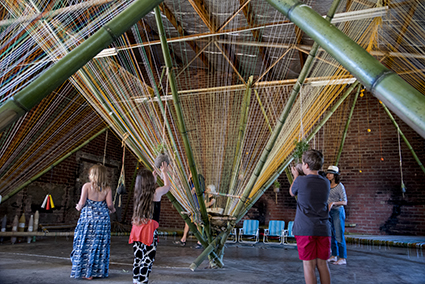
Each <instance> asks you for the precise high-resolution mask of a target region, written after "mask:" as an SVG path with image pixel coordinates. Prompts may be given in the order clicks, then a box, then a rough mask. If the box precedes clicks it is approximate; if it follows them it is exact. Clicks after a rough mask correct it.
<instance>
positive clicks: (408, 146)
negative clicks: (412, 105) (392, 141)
mask: <svg viewBox="0 0 425 284" xmlns="http://www.w3.org/2000/svg"><path fill="white" fill-rule="evenodd" d="M379 102H380V103H381V105H382V107H383V108H384V110H385V112H386V113H387V114H388V116H389V117H390V119H391V121H392V122H393V124H394V126H395V128H397V131H398V133H400V136H401V138H403V140H404V143H406V145H407V148H409V150H410V152H411V153H412V155H413V158H415V160H416V162H417V163H418V165H419V167H420V168H421V169H422V171H423V172H424V173H425V167H424V165H423V164H422V162H421V161H420V160H419V158H418V156H417V155H416V153H415V150H413V148H412V145H410V143H409V141H408V140H407V138H406V136H404V134H403V132H402V131H401V129H400V127H399V126H398V123H397V122H396V121H395V119H394V117H393V115H392V114H391V112H390V111H389V109H388V108H387V107H386V106H385V104H384V103H383V102H381V101H379Z"/></svg>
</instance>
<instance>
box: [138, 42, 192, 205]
mask: <svg viewBox="0 0 425 284" xmlns="http://www.w3.org/2000/svg"><path fill="white" fill-rule="evenodd" d="M142 55H143V56H144V57H145V61H146V63H147V65H148V66H149V68H147V72H150V73H151V76H152V78H154V75H153V71H152V66H150V63H149V60H148V59H147V57H146V52H145V49H144V48H143V53H142ZM165 71H166V68H164V69H163V71H162V74H161V80H160V82H162V77H163V75H164V74H165ZM153 89H154V91H155V94H156V97H157V99H158V105H159V108H160V110H161V113H162V116H163V117H164V124H165V125H166V127H167V131H168V137H169V138H170V141H171V144H172V147H173V149H174V151H173V152H174V154H175V155H176V157H177V159H176V161H177V165H176V170H178V171H179V172H180V176H182V177H183V176H185V174H184V172H183V170H182V169H183V163H182V161H181V157H180V152H179V151H178V149H179V148H178V147H177V143H176V141H175V139H174V135H173V131H172V130H171V126H170V123H169V122H168V120H166V119H165V118H166V117H167V114H166V112H165V107H164V104H163V103H162V100H161V96H160V94H159V89H158V86H157V85H156V82H155V80H153ZM166 91H167V90H166ZM170 154H171V153H170ZM185 189H186V194H187V196H190V195H192V193H191V191H190V188H189V187H188V186H186V187H185ZM188 201H189V203H190V204H191V205H192V206H193V207H194V206H195V204H194V203H193V202H192V200H191V199H190V198H188Z"/></svg>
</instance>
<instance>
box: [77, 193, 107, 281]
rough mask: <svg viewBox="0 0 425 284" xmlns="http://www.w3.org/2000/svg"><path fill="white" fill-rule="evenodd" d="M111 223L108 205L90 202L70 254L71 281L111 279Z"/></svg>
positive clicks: (83, 210)
mask: <svg viewBox="0 0 425 284" xmlns="http://www.w3.org/2000/svg"><path fill="white" fill-rule="evenodd" d="M110 243H111V220H110V218H109V209H108V206H107V205H106V201H93V200H90V199H87V201H86V204H85V205H84V207H83V209H81V215H80V219H79V220H78V224H77V227H76V228H75V233H74V247H73V250H72V252H71V262H72V271H71V278H82V277H85V278H89V277H108V272H109V250H110Z"/></svg>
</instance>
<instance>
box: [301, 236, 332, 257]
mask: <svg viewBox="0 0 425 284" xmlns="http://www.w3.org/2000/svg"><path fill="white" fill-rule="evenodd" d="M295 239H296V240H297V247H298V255H299V257H300V259H301V260H313V259H316V258H320V259H323V260H327V259H328V258H329V256H330V250H331V237H318V236H295Z"/></svg>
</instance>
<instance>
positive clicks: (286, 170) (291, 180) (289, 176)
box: [273, 168, 294, 184]
mask: <svg viewBox="0 0 425 284" xmlns="http://www.w3.org/2000/svg"><path fill="white" fill-rule="evenodd" d="M285 174H286V177H287V178H288V182H289V184H292V182H293V181H294V179H293V178H292V174H291V172H290V171H289V169H288V168H285ZM273 182H274V181H273Z"/></svg>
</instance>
